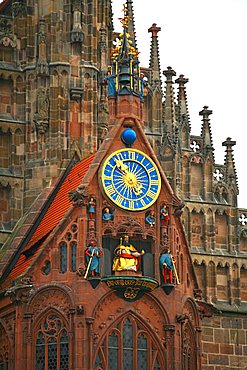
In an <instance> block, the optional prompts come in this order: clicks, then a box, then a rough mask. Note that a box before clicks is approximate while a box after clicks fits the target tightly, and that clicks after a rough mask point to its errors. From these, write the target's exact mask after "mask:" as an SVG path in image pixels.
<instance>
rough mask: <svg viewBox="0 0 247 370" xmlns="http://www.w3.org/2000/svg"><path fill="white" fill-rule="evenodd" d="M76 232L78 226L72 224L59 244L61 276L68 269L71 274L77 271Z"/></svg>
mask: <svg viewBox="0 0 247 370" xmlns="http://www.w3.org/2000/svg"><path fill="white" fill-rule="evenodd" d="M77 231H78V226H77V224H76V223H73V224H72V225H71V226H70V228H69V229H68V231H67V232H66V234H65V236H64V237H63V240H62V241H61V242H60V243H59V262H60V268H59V270H60V272H61V273H62V274H64V273H65V272H67V271H68V269H69V271H72V272H76V270H77V261H76V255H77Z"/></svg>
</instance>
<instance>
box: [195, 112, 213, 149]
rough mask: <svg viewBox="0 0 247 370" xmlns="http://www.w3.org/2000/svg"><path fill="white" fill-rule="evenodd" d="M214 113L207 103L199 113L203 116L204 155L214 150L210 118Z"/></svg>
mask: <svg viewBox="0 0 247 370" xmlns="http://www.w3.org/2000/svg"><path fill="white" fill-rule="evenodd" d="M212 113H213V111H212V110H210V109H208V107H207V106H206V105H205V106H204V107H203V110H201V111H200V112H199V115H200V116H202V130H201V137H202V139H203V142H202V145H203V152H204V155H207V154H208V153H209V152H212V151H213V150H214V148H213V141H212V133H211V127H210V118H209V116H210V115H211V114H212Z"/></svg>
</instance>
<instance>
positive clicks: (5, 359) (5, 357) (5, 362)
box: [0, 324, 9, 370]
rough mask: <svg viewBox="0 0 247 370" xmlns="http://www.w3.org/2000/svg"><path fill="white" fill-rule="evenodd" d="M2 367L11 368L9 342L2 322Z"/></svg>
mask: <svg viewBox="0 0 247 370" xmlns="http://www.w3.org/2000/svg"><path fill="white" fill-rule="evenodd" d="M0 369H1V370H8V369H9V342H8V338H7V335H6V332H5V330H4V328H3V326H2V325H1V324H0Z"/></svg>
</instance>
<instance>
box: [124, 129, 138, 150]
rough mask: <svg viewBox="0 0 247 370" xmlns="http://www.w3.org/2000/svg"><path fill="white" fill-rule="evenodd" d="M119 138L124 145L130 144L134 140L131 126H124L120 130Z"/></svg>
mask: <svg viewBox="0 0 247 370" xmlns="http://www.w3.org/2000/svg"><path fill="white" fill-rule="evenodd" d="M121 139H122V141H123V142H124V144H125V145H128V146H131V145H132V144H133V143H134V142H135V140H136V133H135V131H134V130H132V129H131V128H126V130H124V131H123V132H122V135H121Z"/></svg>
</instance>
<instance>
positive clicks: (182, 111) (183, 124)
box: [175, 75, 191, 148]
mask: <svg viewBox="0 0 247 370" xmlns="http://www.w3.org/2000/svg"><path fill="white" fill-rule="evenodd" d="M188 81H189V79H188V78H185V77H184V75H180V76H179V78H177V79H176V80H175V82H176V83H177V84H178V96H177V102H178V104H177V112H176V113H177V121H178V124H179V136H180V139H181V145H182V147H183V148H189V145H190V130H191V127H190V116H189V110H188V102H187V93H186V87H185V84H187V82H188Z"/></svg>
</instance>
